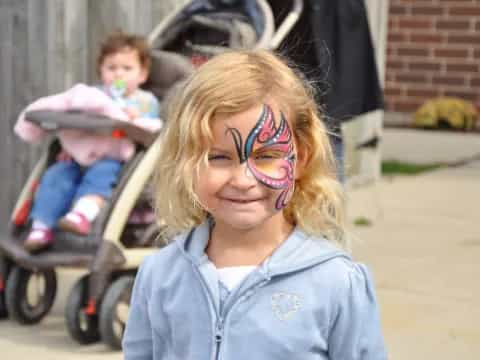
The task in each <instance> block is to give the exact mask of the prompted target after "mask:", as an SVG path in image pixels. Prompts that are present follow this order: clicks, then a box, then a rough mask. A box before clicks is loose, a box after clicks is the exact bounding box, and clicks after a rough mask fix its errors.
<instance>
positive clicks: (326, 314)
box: [123, 224, 387, 360]
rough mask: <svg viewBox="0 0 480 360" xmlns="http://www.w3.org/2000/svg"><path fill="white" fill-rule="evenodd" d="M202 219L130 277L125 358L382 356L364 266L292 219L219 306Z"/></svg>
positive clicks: (356, 359)
mask: <svg viewBox="0 0 480 360" xmlns="http://www.w3.org/2000/svg"><path fill="white" fill-rule="evenodd" d="M208 239H209V226H208V225H207V224H203V225H201V226H199V227H198V228H196V229H195V230H194V231H193V232H191V233H189V234H184V235H181V236H179V237H178V238H177V239H176V240H175V241H174V243H173V244H170V245H169V246H167V247H165V248H163V249H161V250H160V251H158V252H157V253H156V254H154V255H152V256H150V257H148V258H147V259H146V260H145V262H144V263H143V264H142V266H141V267H140V270H139V272H138V274H137V278H136V280H135V286H134V290H133V295H132V301H131V306H130V313H129V317H128V321H127V327H126V330H125V334H124V339H123V350H124V354H125V359H126V360H146V359H156V360H187V359H188V360H204V359H205V360H217V359H221V360H245V359H248V360H257V359H258V360H273V359H275V360H283V359H285V360H310V359H312V360H313V359H316V360H326V359H331V360H339V359H341V360H360V359H362V360H367V359H368V360H373V359H378V360H380V359H381V360H384V359H386V358H387V355H386V351H385V347H384V343H383V337H382V334H381V329H380V321H379V315H378V309H377V303H376V299H375V294H374V289H373V283H372V280H371V278H370V275H369V273H368V271H367V269H366V267H365V266H364V265H361V264H356V263H354V262H352V261H351V259H350V258H349V256H348V255H347V254H346V253H344V252H342V251H340V250H338V249H337V248H335V247H334V246H333V245H332V244H331V243H329V242H328V241H327V240H325V239H322V238H313V237H309V236H307V235H305V233H304V232H302V231H301V230H300V229H299V228H296V229H295V230H294V231H293V232H292V234H291V235H290V236H289V237H288V239H287V240H286V241H285V242H284V243H283V244H282V245H280V247H279V248H278V249H277V250H275V252H274V253H273V254H272V256H271V257H270V258H269V259H268V260H267V261H265V262H264V263H263V264H262V265H260V266H259V267H258V268H257V269H256V270H254V271H253V272H252V273H251V274H250V275H249V276H248V277H247V278H246V279H245V280H244V281H243V282H242V283H241V284H240V285H239V286H238V287H237V288H236V289H234V290H233V291H232V292H231V293H230V295H229V297H228V298H227V299H226V300H225V302H224V303H223V304H222V306H220V291H219V285H218V284H219V282H218V277H217V273H216V270H215V267H214V265H213V264H212V263H211V262H210V261H209V260H208V258H207V256H206V255H205V247H206V245H207V242H208Z"/></svg>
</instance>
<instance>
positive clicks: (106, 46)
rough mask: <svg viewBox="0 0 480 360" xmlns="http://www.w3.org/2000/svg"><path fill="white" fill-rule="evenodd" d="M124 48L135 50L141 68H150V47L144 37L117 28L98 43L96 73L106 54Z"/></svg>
mask: <svg viewBox="0 0 480 360" xmlns="http://www.w3.org/2000/svg"><path fill="white" fill-rule="evenodd" d="M124 49H132V50H135V51H136V52H137V55H138V60H139V61H140V65H141V66H142V68H144V69H146V70H150V63H151V59H150V48H149V46H148V43H147V41H146V40H145V38H144V37H142V36H139V35H133V34H126V33H124V32H123V31H121V30H117V31H115V32H113V33H111V34H110V35H109V36H108V37H107V38H106V39H105V40H104V41H103V42H102V44H101V45H100V51H99V54H98V57H97V73H99V72H100V67H101V65H102V63H103V61H104V60H105V58H106V57H107V56H109V55H112V54H115V53H117V52H119V51H122V50H124Z"/></svg>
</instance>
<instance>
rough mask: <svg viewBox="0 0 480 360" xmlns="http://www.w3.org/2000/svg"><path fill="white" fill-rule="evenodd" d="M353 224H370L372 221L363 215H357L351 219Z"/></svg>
mask: <svg viewBox="0 0 480 360" xmlns="http://www.w3.org/2000/svg"><path fill="white" fill-rule="evenodd" d="M353 224H354V225H355V226H372V221H371V220H370V219H368V218H366V217H364V216H359V217H357V218H355V220H353Z"/></svg>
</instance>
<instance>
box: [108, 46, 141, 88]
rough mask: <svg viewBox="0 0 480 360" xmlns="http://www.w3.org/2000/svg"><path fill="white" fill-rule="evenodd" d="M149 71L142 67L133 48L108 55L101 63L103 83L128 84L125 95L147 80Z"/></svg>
mask: <svg viewBox="0 0 480 360" xmlns="http://www.w3.org/2000/svg"><path fill="white" fill-rule="evenodd" d="M147 76H148V71H147V70H146V69H145V68H144V67H142V64H141V63H140V59H139V57H138V53H137V51H136V50H134V49H131V48H124V49H122V50H121V51H118V52H116V53H113V54H110V55H107V56H106V57H105V58H104V59H103V62H102V64H101V65H100V77H101V80H102V82H103V84H104V85H105V86H107V87H110V86H112V85H113V84H114V82H117V83H118V82H123V83H125V85H126V89H125V95H130V94H131V93H132V92H134V91H135V90H137V89H138V88H139V86H140V85H141V84H143V83H144V82H145V81H146V80H147Z"/></svg>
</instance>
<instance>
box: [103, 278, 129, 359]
mask: <svg viewBox="0 0 480 360" xmlns="http://www.w3.org/2000/svg"><path fill="white" fill-rule="evenodd" d="M134 279H135V278H134V277H133V276H129V275H128V276H121V277H119V278H118V279H116V280H115V281H114V282H113V283H112V285H110V287H109V288H108V289H107V292H106V293H105V296H104V298H103V301H102V306H101V307H100V333H101V334H102V340H103V341H104V342H105V343H106V344H108V345H109V346H110V347H112V348H113V349H117V350H120V349H121V348H122V338H123V332H124V331H125V324H126V322H127V317H128V310H129V308H130V297H131V295H132V289H133V281H134Z"/></svg>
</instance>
